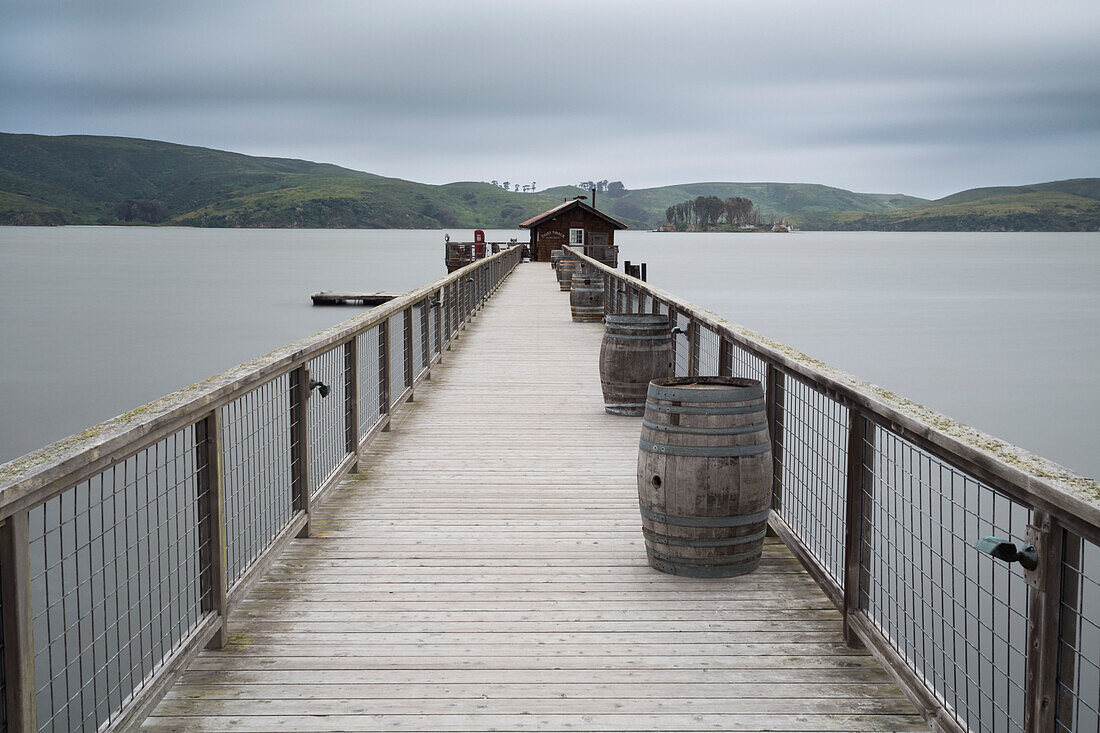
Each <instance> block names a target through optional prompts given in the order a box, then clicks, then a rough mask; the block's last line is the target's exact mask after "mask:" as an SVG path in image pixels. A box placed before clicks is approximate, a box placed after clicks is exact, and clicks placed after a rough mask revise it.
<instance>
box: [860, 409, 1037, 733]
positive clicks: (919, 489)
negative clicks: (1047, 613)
mask: <svg viewBox="0 0 1100 733" xmlns="http://www.w3.org/2000/svg"><path fill="white" fill-rule="evenodd" d="M860 419H865V418H860ZM867 425H868V431H867V435H869V436H871V437H870V439H868V440H867V442H866V444H865V445H864V450H863V456H864V458H863V477H862V479H861V484H862V491H863V494H862V502H863V508H862V526H861V528H860V530H859V531H860V539H861V547H860V550H861V573H860V576H861V582H860V607H861V609H863V610H864V612H865V613H866V615H867V617H868V618H869V619H870V620H871V622H872V623H873V624H874V625H875V626H876V627H877V628H878V629H879V630H880V631H881V633H882V634H883V636H884V637H885V639H886V641H887V643H889V644H890V645H891V646H892V647H893V648H894V649H895V651H897V652H898V654H899V655H900V656H901V657H902V659H903V660H904V661H905V663H906V664H907V665H908V666H909V668H910V669H911V670H912V671H913V672H914V673H915V674H916V675H917V676H918V677H919V678H921V679H923V680H924V681H925V685H926V686H927V687H928V688H929V689H930V690H931V691H933V692H934V693H935V694H936V695H937V696H938V697H939V699H940V700H941V701H942V702H943V703H944V705H945V707H946V708H947V710H948V711H949V712H951V713H952V714H954V715H955V717H956V719H957V720H958V722H959V723H960V724H961V725H962V726H963V727H964V728H966V729H969V730H971V731H980V732H982V733H995V732H996V733H1001V732H1003V731H1022V730H1023V720H1024V680H1025V678H1026V675H1025V659H1026V656H1027V613H1028V586H1027V582H1026V581H1025V579H1024V571H1023V569H1022V568H1021V567H1020V565H1018V564H1012V565H1009V564H1007V563H1003V562H1000V561H998V560H994V559H993V558H992V557H990V556H988V555H985V554H983V553H980V552H979V551H978V550H976V549H975V548H974V547H972V546H971V543H973V542H975V541H976V540H977V539H978V538H979V537H982V536H985V535H996V536H998V537H1003V538H1006V539H1010V540H1011V541H1014V542H1016V543H1017V544H1018V545H1019V546H1023V545H1024V544H1026V541H1025V538H1026V532H1027V524H1028V522H1029V521H1030V511H1029V510H1028V509H1027V507H1025V506H1023V505H1021V504H1016V503H1015V502H1013V501H1011V500H1010V499H1008V498H1007V497H1006V496H1004V495H1003V494H1000V493H998V492H997V491H995V490H994V489H992V488H991V487H989V486H987V485H985V484H983V483H981V482H980V481H978V480H976V479H974V478H973V477H971V476H969V475H968V474H966V473H963V472H961V471H959V470H957V469H955V468H953V467H952V466H950V465H948V464H947V463H945V462H943V461H942V460H941V459H939V458H937V457H935V456H933V455H931V454H930V453H928V452H926V451H924V450H922V449H920V448H918V447H917V446H915V445H913V444H912V443H910V442H909V441H907V440H905V439H903V438H901V437H899V436H898V435H896V434H894V433H892V432H890V431H888V430H886V429H885V428H882V427H878V426H871V425H870V423H867Z"/></svg>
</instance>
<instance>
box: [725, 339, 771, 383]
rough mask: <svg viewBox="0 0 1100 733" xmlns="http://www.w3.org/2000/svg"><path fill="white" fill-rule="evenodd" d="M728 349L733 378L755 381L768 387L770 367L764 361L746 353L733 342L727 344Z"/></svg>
mask: <svg viewBox="0 0 1100 733" xmlns="http://www.w3.org/2000/svg"><path fill="white" fill-rule="evenodd" d="M726 348H727V349H728V350H729V351H728V354H729V356H728V359H729V365H730V374H731V375H732V376H734V377H746V378H748V379H755V380H757V381H759V382H760V383H761V384H763V385H765V386H767V382H766V380H767V378H768V365H767V364H766V363H764V360H763V359H761V358H760V357H759V356H756V355H755V354H751V353H749V352H748V351H745V350H744V349H742V348H741V347H740V346H738V345H737V344H735V343H733V342H732V341H729V342H727V343H726Z"/></svg>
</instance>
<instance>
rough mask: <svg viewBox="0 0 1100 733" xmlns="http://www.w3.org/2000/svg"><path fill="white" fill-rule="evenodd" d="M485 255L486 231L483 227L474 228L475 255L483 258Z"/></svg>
mask: <svg viewBox="0 0 1100 733" xmlns="http://www.w3.org/2000/svg"><path fill="white" fill-rule="evenodd" d="M484 256H485V232H484V231H482V230H481V229H475V230H474V257H476V258H477V259H481V258H482V257H484Z"/></svg>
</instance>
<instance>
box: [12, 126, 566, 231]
mask: <svg viewBox="0 0 1100 733" xmlns="http://www.w3.org/2000/svg"><path fill="white" fill-rule="evenodd" d="M128 200H140V201H155V202H158V203H159V204H161V205H162V206H163V208H164V210H165V212H166V215H167V216H166V218H165V219H164V223H169V224H181V225H193V226H268V227H364V228H373V227H379V228H395V227H426V228H432V227H444V226H462V227H475V226H481V227H510V226H514V225H515V224H516V223H518V222H520V221H522V220H523V219H526V218H528V217H530V216H533V215H535V214H537V213H539V212H541V211H545V210H546V209H548V208H550V207H551V206H553V205H555V204H558V203H561V200H560V199H559V198H555V197H553V196H547V195H544V194H520V193H511V192H508V191H504V190H503V189H501V188H498V187H496V186H493V185H490V184H488V183H452V184H448V185H445V186H432V185H428V184H422V183H414V182H412V181H404V180H400V179H396V178H383V177H381V176H377V175H374V174H371V173H363V172H361V171H354V170H349V169H347V168H341V167H339V166H335V165H328V164H321V163H311V162H309V161H304V160H290V159H283V158H258V157H253V156H248V155H240V154H238V153H228V152H224V151H220V150H210V149H207V148H198V147H191V146H186V145H175V144H172V143H163V142H157V141H153V140H138V139H132V138H117V137H95V136H88V135H72V136H61V137H47V136H42V135H12V134H6V133H0V224H118V223H120V221H119V219H118V217H117V216H116V209H117V208H118V207H119V205H120V204H122V203H123V202H125V201H128ZM136 223H142V222H136Z"/></svg>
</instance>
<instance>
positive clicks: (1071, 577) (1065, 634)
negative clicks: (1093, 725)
mask: <svg viewBox="0 0 1100 733" xmlns="http://www.w3.org/2000/svg"><path fill="white" fill-rule="evenodd" d="M1082 551H1083V540H1082V538H1080V537H1077V536H1075V535H1073V534H1072V533H1069V532H1066V533H1064V534H1063V543H1062V562H1061V567H1060V573H1059V575H1060V576H1061V598H1060V599H1059V604H1058V605H1059V609H1058V615H1059V619H1058V642H1059V643H1058V660H1057V665H1058V667H1057V675H1058V676H1057V698H1056V703H1055V722H1056V724H1057V725H1058V728H1059V729H1060V730H1066V731H1074V733H1076V732H1077V731H1078V727H1079V726H1078V723H1079V716H1080V713H1081V711H1080V707H1081V706H1080V701H1079V695H1078V690H1079V686H1080V679H1079V676H1080V667H1081V665H1080V661H1079V658H1078V657H1079V652H1080V650H1079V648H1078V641H1079V640H1078V631H1079V627H1080V615H1081V590H1082V576H1083V570H1084V568H1083V562H1082V559H1083V552H1082Z"/></svg>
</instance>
